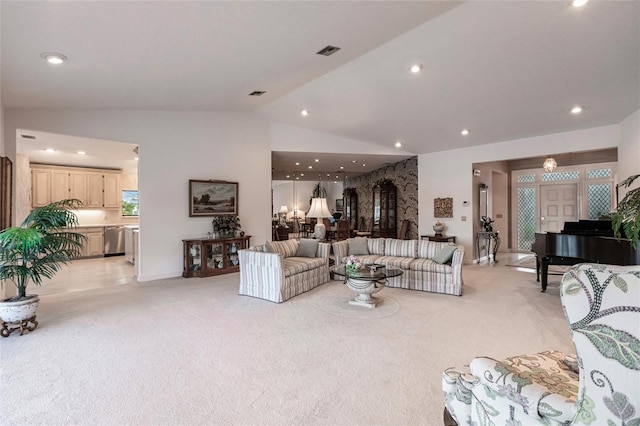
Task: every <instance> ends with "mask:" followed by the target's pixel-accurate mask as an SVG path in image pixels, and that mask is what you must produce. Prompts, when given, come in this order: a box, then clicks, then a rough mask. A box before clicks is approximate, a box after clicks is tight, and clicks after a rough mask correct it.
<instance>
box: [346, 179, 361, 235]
mask: <svg viewBox="0 0 640 426" xmlns="http://www.w3.org/2000/svg"><path fill="white" fill-rule="evenodd" d="M343 219H346V220H348V221H349V229H358V193H357V192H356V189H355V188H345V189H344V217H343ZM361 231H364V229H361Z"/></svg>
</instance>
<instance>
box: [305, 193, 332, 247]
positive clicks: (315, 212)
mask: <svg viewBox="0 0 640 426" xmlns="http://www.w3.org/2000/svg"><path fill="white" fill-rule="evenodd" d="M329 216H331V212H330V211H329V206H328V205H327V199H326V198H313V199H312V200H311V208H310V209H309V213H307V217H310V218H314V219H317V221H316V227H315V228H314V230H313V238H315V239H318V240H324V237H325V236H326V235H327V228H325V226H324V223H322V219H324V218H325V217H329Z"/></svg>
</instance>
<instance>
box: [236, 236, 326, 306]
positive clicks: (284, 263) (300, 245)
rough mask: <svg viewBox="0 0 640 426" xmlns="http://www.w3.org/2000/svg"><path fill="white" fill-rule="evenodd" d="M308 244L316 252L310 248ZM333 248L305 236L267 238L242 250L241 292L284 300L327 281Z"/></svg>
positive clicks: (240, 253) (267, 298)
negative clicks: (276, 239) (284, 238)
mask: <svg viewBox="0 0 640 426" xmlns="http://www.w3.org/2000/svg"><path fill="white" fill-rule="evenodd" d="M316 244H317V249H315V245H316ZM309 247H313V248H314V250H313V251H314V252H309V250H308V249H309ZM301 249H306V250H301ZM330 250H331V244H328V243H318V242H317V240H315V242H313V240H306V239H303V240H285V241H274V242H267V243H265V244H263V245H260V246H253V247H250V248H248V249H246V250H240V251H239V252H238V257H239V260H240V290H239V293H240V294H243V295H247V296H253V297H259V298H260V299H266V300H269V301H271V302H276V303H282V302H284V301H285V300H287V299H290V298H292V297H293V296H297V295H298V294H300V293H304V292H305V291H309V290H311V289H312V288H314V287H317V286H319V285H320V284H324V283H326V282H327V281H329V251H330Z"/></svg>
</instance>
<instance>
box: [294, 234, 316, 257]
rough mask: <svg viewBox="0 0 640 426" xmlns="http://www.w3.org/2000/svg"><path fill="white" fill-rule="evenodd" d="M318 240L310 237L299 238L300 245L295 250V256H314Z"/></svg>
mask: <svg viewBox="0 0 640 426" xmlns="http://www.w3.org/2000/svg"><path fill="white" fill-rule="evenodd" d="M319 243H320V240H314V239H311V238H300V245H299V246H298V251H297V252H296V256H297V257H316V252H317V251H318V244H319Z"/></svg>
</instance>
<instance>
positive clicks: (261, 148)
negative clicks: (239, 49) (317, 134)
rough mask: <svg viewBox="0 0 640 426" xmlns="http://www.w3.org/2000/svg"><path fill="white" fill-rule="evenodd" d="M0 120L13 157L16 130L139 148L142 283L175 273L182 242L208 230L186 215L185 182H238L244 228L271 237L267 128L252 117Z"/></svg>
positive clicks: (55, 113) (206, 222)
mask: <svg viewBox="0 0 640 426" xmlns="http://www.w3.org/2000/svg"><path fill="white" fill-rule="evenodd" d="M4 118H5V128H4V137H5V139H6V140H5V148H6V149H7V151H10V152H11V153H12V155H13V156H14V157H15V143H16V142H15V138H16V129H17V128H21V129H28V130H39V131H46V132H52V133H58V134H65V135H71V136H82V137H90V138H98V139H105V140H112V141H119V142H128V143H134V144H137V145H138V146H139V147H140V161H139V164H138V166H139V181H138V185H139V190H140V263H139V268H140V270H139V271H138V279H139V280H140V281H147V280H152V279H158V278H165V277H173V276H178V275H180V274H181V273H182V241H181V240H182V239H185V238H192V237H200V236H205V235H206V233H207V232H208V231H209V230H210V229H211V218H206V217H205V218H190V217H189V213H188V211H189V209H188V202H189V188H188V181H189V179H220V180H228V181H234V182H238V183H239V189H238V207H239V216H240V221H241V223H242V228H243V230H245V232H246V233H247V234H248V235H252V241H259V242H262V241H265V240H267V239H270V238H271V221H270V218H271V212H270V204H271V200H270V192H271V191H270V190H271V162H270V161H269V158H271V146H270V141H269V125H268V122H267V121H266V120H265V119H263V118H260V117H258V116H257V115H255V114H251V113H234V112H168V111H92V110H21V109H7V110H6V111H5V117H4Z"/></svg>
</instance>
